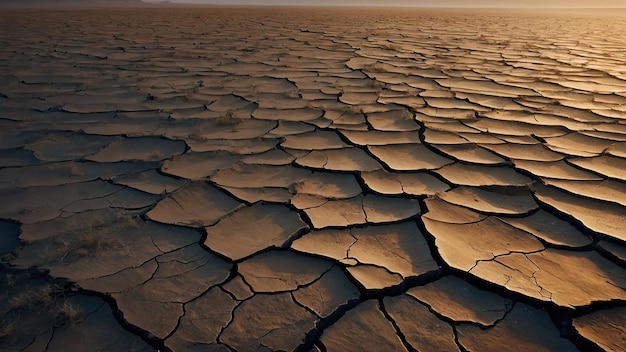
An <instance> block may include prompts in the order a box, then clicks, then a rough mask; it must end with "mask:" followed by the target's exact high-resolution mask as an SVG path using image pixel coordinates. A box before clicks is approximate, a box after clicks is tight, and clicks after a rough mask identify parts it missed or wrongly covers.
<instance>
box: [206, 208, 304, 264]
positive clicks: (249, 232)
mask: <svg viewBox="0 0 626 352" xmlns="http://www.w3.org/2000/svg"><path fill="white" fill-rule="evenodd" d="M305 229H307V225H306V224H305V223H304V222H303V221H302V220H301V219H300V216H299V215H298V213H296V212H294V211H293V210H291V209H289V208H287V207H286V206H284V205H277V204H263V203H256V204H254V205H252V206H251V207H245V208H242V209H239V210H237V211H236V212H234V213H232V214H231V215H229V216H227V217H225V218H223V219H222V220H220V221H219V222H218V223H217V224H215V225H213V226H209V227H207V228H206V232H207V237H206V240H205V241H204V244H205V245H206V246H207V247H209V248H211V249H212V250H214V251H216V252H218V253H220V254H222V255H224V256H226V257H228V258H230V259H232V260H239V259H242V258H244V257H247V256H250V255H252V254H254V253H256V252H258V251H260V250H263V249H265V248H268V247H282V246H283V245H285V244H286V243H288V242H289V240H290V239H291V238H293V237H294V236H297V235H298V234H299V233H300V232H301V231H303V230H305Z"/></svg>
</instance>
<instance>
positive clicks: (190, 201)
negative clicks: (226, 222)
mask: <svg viewBox="0 0 626 352" xmlns="http://www.w3.org/2000/svg"><path fill="white" fill-rule="evenodd" d="M240 206H241V203H239V202H238V201H236V200H234V199H233V198H231V197H229V196H228V195H226V194H225V193H224V192H222V191H220V190H219V189H218V188H216V187H215V186H212V185H211V184H209V183H207V182H203V181H196V182H192V183H190V184H188V185H187V186H185V187H183V188H180V189H178V190H177V191H175V192H174V193H172V194H170V195H169V196H168V197H167V198H165V199H163V200H161V201H160V202H159V203H157V205H156V207H154V209H152V210H150V211H149V212H148V213H147V214H146V216H148V217H149V218H150V219H152V220H155V221H159V222H162V223H166V224H174V225H184V226H195V227H198V226H209V225H213V224H215V223H216V222H217V221H218V220H219V219H220V218H222V217H223V216H225V215H227V214H228V213H230V212H232V211H233V210H235V209H237V208H238V207H240Z"/></svg>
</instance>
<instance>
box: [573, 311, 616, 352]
mask: <svg viewBox="0 0 626 352" xmlns="http://www.w3.org/2000/svg"><path fill="white" fill-rule="evenodd" d="M573 325H574V328H575V329H576V331H577V332H578V333H579V334H580V335H582V336H583V337H584V338H586V339H588V340H589V341H591V342H593V343H595V344H596V345H597V346H599V347H600V348H602V349H603V350H605V351H615V352H618V351H623V350H624V349H625V348H626V307H613V308H611V309H607V310H600V311H596V312H593V313H590V314H586V315H583V316H581V317H579V318H575V319H574V322H573Z"/></svg>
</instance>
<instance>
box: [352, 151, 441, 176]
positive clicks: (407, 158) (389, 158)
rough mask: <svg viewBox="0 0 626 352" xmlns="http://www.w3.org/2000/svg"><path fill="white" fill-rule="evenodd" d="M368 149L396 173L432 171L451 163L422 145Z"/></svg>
mask: <svg viewBox="0 0 626 352" xmlns="http://www.w3.org/2000/svg"><path fill="white" fill-rule="evenodd" d="M368 149H369V151H370V152H371V153H372V154H374V156H376V157H377V158H378V159H379V160H380V161H381V162H383V163H384V164H385V165H387V166H389V167H390V168H391V169H393V170H398V171H417V170H434V169H438V168H440V167H442V166H445V165H448V164H451V163H452V162H453V160H450V159H448V158H445V157H443V156H441V155H439V154H437V153H435V152H433V151H431V150H430V149H428V148H427V147H426V146H424V145H422V144H390V145H385V146H369V147H368ZM363 171H366V170H363Z"/></svg>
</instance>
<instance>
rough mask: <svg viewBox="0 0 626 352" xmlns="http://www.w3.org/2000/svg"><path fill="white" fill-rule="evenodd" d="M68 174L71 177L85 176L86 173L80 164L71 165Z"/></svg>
mask: <svg viewBox="0 0 626 352" xmlns="http://www.w3.org/2000/svg"><path fill="white" fill-rule="evenodd" d="M68 174H69V176H70V177H71V176H83V175H84V174H85V172H84V171H83V169H82V168H81V167H80V164H78V163H71V164H70V167H69V169H68Z"/></svg>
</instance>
